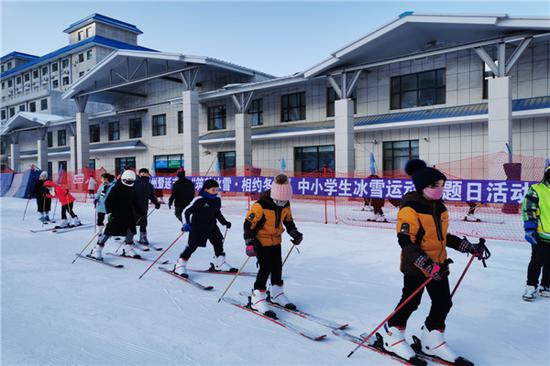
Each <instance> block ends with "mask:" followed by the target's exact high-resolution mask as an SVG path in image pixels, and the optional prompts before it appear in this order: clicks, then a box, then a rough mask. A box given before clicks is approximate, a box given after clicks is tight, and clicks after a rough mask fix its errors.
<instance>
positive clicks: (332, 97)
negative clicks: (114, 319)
mask: <svg viewBox="0 0 550 366" xmlns="http://www.w3.org/2000/svg"><path fill="white" fill-rule="evenodd" d="M336 100H338V96H337V95H336V92H335V91H334V89H333V88H327V117H334V115H335V102H336ZM351 100H353V114H357V95H356V92H355V91H354V92H353V94H352V95H351Z"/></svg>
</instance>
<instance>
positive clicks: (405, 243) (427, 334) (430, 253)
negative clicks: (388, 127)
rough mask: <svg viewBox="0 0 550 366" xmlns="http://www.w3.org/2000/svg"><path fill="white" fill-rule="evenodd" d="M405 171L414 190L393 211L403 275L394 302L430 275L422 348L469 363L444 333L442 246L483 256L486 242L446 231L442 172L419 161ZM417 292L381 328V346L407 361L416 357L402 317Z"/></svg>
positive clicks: (446, 294)
mask: <svg viewBox="0 0 550 366" xmlns="http://www.w3.org/2000/svg"><path fill="white" fill-rule="evenodd" d="M405 170H406V172H407V174H408V175H410V176H412V181H413V184H414V187H415V189H416V191H413V192H409V193H407V194H406V195H405V196H404V197H403V200H402V202H401V206H400V209H399V212H398V215H397V238H398V242H399V245H400V246H401V272H403V275H404V277H403V282H404V285H403V293H402V297H401V300H400V302H399V305H400V304H401V303H402V302H404V301H405V299H407V298H408V297H409V296H410V295H411V294H412V293H413V292H414V291H415V290H417V289H418V288H419V287H420V286H421V285H422V284H423V283H424V282H425V281H426V279H427V277H430V276H431V277H432V280H431V281H430V282H428V284H427V285H426V289H427V291H428V294H429V295H430V298H431V300H432V306H431V309H430V313H429V315H428V317H427V318H426V321H425V323H424V325H423V326H422V337H421V343H422V351H423V352H424V353H426V354H429V355H432V356H436V357H439V358H441V359H443V360H445V361H448V362H452V363H455V364H462V365H469V364H470V363H469V361H467V360H465V359H463V358H462V357H458V356H457V355H456V354H455V353H454V352H453V350H452V349H451V348H450V347H449V345H448V344H447V343H446V342H445V337H444V336H445V333H444V332H445V319H446V318H447V314H448V313H449V310H450V309H451V306H452V302H451V293H450V290H449V278H448V274H449V268H448V264H449V263H450V260H449V259H448V258H447V250H446V249H447V247H451V248H453V249H455V250H458V251H459V252H462V253H470V254H472V255H474V256H476V257H478V258H483V256H484V253H485V246H484V245H483V243H478V244H472V243H470V242H469V241H468V240H467V239H466V238H464V239H461V238H459V237H457V236H455V235H452V234H449V233H448V232H447V228H448V224H449V213H448V211H447V208H446V207H445V205H444V204H443V201H442V197H443V190H444V184H445V181H446V180H447V178H446V177H445V175H444V174H443V173H441V172H440V171H439V170H437V169H434V168H429V167H427V166H426V163H425V162H424V161H422V160H418V159H415V160H414V161H410V162H409V163H407V166H406V167H405ZM422 292H423V291H419V292H418V293H417V294H416V296H415V297H413V298H412V299H411V300H410V301H409V302H408V303H407V304H406V305H405V306H403V307H402V308H401V309H400V310H399V311H398V312H397V313H396V314H395V315H393V317H391V318H390V319H389V320H388V322H387V323H386V324H385V325H384V331H382V332H381V333H382V334H381V335H382V338H383V345H384V349H385V350H386V351H388V352H390V353H394V354H396V355H397V356H399V357H401V358H403V359H405V360H408V361H411V360H412V361H415V359H416V358H417V356H416V353H415V352H414V351H413V349H412V348H411V346H410V345H409V344H408V343H407V341H406V339H405V328H406V326H407V320H408V319H409V317H410V316H411V314H412V313H413V312H414V311H415V310H416V309H417V308H418V306H419V305H420V301H421V299H422ZM399 305H398V306H399Z"/></svg>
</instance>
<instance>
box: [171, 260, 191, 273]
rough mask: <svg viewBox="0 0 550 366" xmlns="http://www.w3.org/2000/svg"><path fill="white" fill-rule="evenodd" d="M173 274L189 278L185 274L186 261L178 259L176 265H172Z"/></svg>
mask: <svg viewBox="0 0 550 366" xmlns="http://www.w3.org/2000/svg"><path fill="white" fill-rule="evenodd" d="M174 273H176V274H177V275H180V276H182V277H185V278H187V277H189V275H188V274H187V261H186V260H185V259H183V258H178V261H177V262H176V264H174Z"/></svg>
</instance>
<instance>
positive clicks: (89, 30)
mask: <svg viewBox="0 0 550 366" xmlns="http://www.w3.org/2000/svg"><path fill="white" fill-rule="evenodd" d="M91 31H92V28H91V27H88V28H86V38H88V37H89V36H90V32H91Z"/></svg>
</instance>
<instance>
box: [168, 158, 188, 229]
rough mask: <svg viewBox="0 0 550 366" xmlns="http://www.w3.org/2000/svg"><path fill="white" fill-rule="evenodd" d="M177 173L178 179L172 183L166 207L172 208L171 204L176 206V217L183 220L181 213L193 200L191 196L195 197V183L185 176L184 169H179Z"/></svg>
mask: <svg viewBox="0 0 550 366" xmlns="http://www.w3.org/2000/svg"><path fill="white" fill-rule="evenodd" d="M177 175H178V180H177V181H176V182H174V184H173V185H172V194H171V195H170V199H169V200H168V208H169V209H172V205H174V206H175V207H176V211H175V215H176V217H177V218H178V220H180V221H181V222H183V218H182V216H181V214H182V213H183V210H184V209H185V208H186V207H187V206H189V204H190V203H191V201H193V198H195V185H194V184H193V182H191V181H190V180H189V179H187V178H185V170H183V169H179V170H178V173H177Z"/></svg>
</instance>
